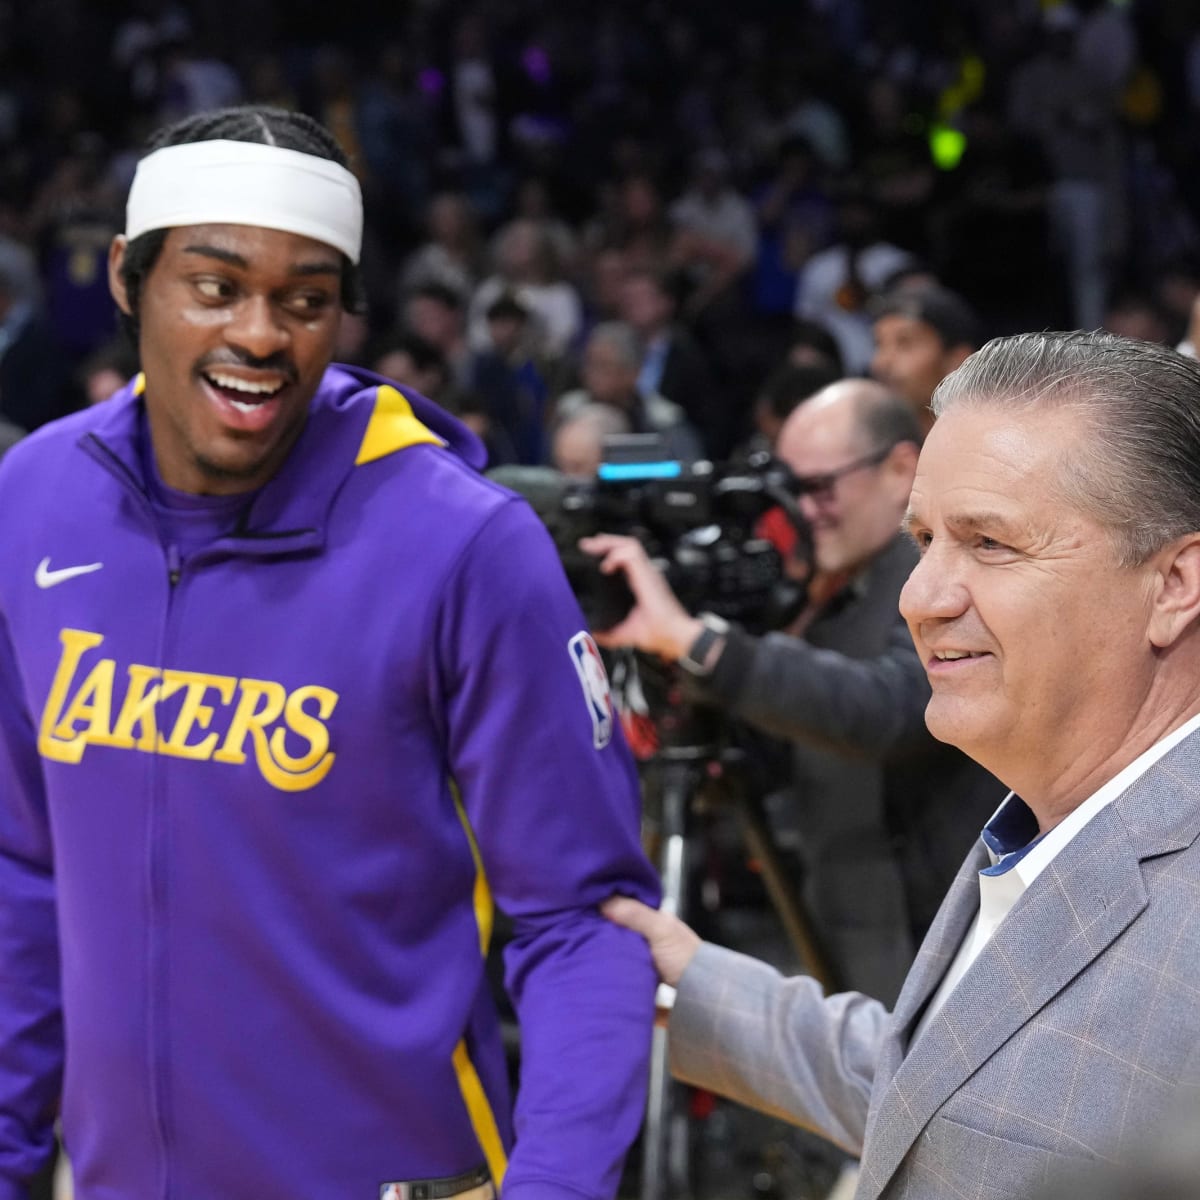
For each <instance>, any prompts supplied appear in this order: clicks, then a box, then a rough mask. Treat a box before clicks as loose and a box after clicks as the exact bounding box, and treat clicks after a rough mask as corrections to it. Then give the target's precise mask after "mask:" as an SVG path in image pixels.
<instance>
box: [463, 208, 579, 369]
mask: <svg viewBox="0 0 1200 1200" xmlns="http://www.w3.org/2000/svg"><path fill="white" fill-rule="evenodd" d="M495 258H496V269H495V273H494V274H492V275H490V276H489V277H488V278H487V279H485V280H484V281H483V283H481V284H480V285H479V287H478V288H477V289H476V291H475V295H474V296H473V297H472V298H471V304H470V310H469V318H468V324H469V328H470V337H471V344H472V345H473V346H474V347H475V348H476V349H482V348H483V347H484V346H486V345H487V336H488V335H487V311H488V309H489V308H491V306H492V303H493V302H494V301H495V300H496V298H497V297H498V296H499V295H500V294H501V293H502V292H506V291H513V292H516V293H517V295H519V296H520V298H521V302H522V303H523V304H525V305H526V306H527V307H528V308H529V311H530V313H531V314H532V316H533V318H534V325H535V337H536V339H537V349H538V352H539V353H540V354H543V355H545V356H546V357H547V358H551V359H561V358H562V357H563V356H564V355H565V354H566V353H567V352H568V351H569V350H570V349H571V347H572V346H573V345H574V343H575V339H576V338H577V337H578V335H579V333H580V330H581V329H582V328H583V303H582V301H581V300H580V298H579V292H578V291H577V290H576V288H575V286H574V284H572V283H570V282H569V281H568V280H567V279H566V278H565V277H564V276H563V271H562V264H561V263H559V261H558V257H557V254H556V253H555V249H554V242H553V240H552V239H551V237H550V235H549V233H548V232H547V231H546V230H545V229H543V228H542V227H541V226H540V225H539V224H538V223H537V222H535V221H528V220H517V221H510V222H509V223H508V224H507V225H505V226H504V228H503V229H501V231H500V233H499V234H498V235H497V237H496V249H495Z"/></svg>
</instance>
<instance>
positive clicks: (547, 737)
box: [438, 501, 658, 1200]
mask: <svg viewBox="0 0 1200 1200" xmlns="http://www.w3.org/2000/svg"><path fill="white" fill-rule="evenodd" d="M584 630H585V626H584V622H583V618H582V616H581V614H580V612H579V609H578V605H577V604H576V602H575V600H574V597H573V596H572V595H571V593H570V590H569V588H568V586H567V582H566V578H565V576H564V574H563V570H562V567H561V565H560V563H559V561H558V557H557V554H556V553H555V550H554V547H553V544H552V542H551V541H550V538H549V535H548V534H547V533H546V531H545V529H544V528H543V526H542V525H541V523H540V522H539V521H538V520H537V518H536V517H535V516H534V515H533V513H532V511H531V510H530V509H529V508H528V506H527V505H525V504H524V502H522V501H510V502H508V503H506V504H504V505H503V506H502V507H501V508H500V509H499V510H498V511H497V512H496V513H495V514H494V515H493V516H492V517H491V519H490V520H489V521H488V522H487V524H486V525H485V526H484V528H483V529H482V531H481V532H480V533H479V534H478V535H477V536H476V537H475V538H474V540H473V541H472V542H471V544H470V545H469V547H468V548H467V550H466V552H465V553H464V555H463V557H462V559H461V560H460V562H459V564H458V567H457V569H456V570H455V572H454V573H453V577H452V579H451V581H450V584H449V587H448V589H447V593H446V596H445V599H444V611H443V618H442V621H441V627H440V630H439V637H438V642H439V656H440V659H441V662H442V664H443V667H442V673H443V689H444V693H445V695H446V696H447V697H448V711H447V713H446V718H445V719H446V723H447V731H448V732H447V737H448V742H449V752H450V767H451V770H452V772H453V774H454V777H455V779H456V781H457V784H458V786H459V789H460V793H461V796H462V802H463V805H464V808H465V810H466V813H467V817H468V819H469V821H470V823H471V826H472V829H473V831H474V834H475V837H476V840H477V843H478V846H479V851H480V855H481V858H482V860H483V865H484V869H485V872H486V875H487V879H488V883H489V885H490V887H491V890H492V894H493V896H494V898H495V900H496V903H497V904H498V906H499V907H500V908H501V909H503V910H504V911H505V912H506V913H507V914H508V916H509V918H510V919H511V922H512V925H513V928H514V936H513V938H512V940H511V942H510V943H509V945H508V946H507V947H506V952H505V968H506V970H505V978H506V983H507V986H508V989H509V992H510V994H511V995H512V998H513V1003H514V1007H515V1009H516V1013H517V1018H518V1022H519V1025H520V1030H521V1086H520V1091H519V1094H518V1097H517V1105H516V1112H515V1129H516V1149H515V1151H514V1153H513V1156H512V1159H511V1161H510V1163H509V1167H508V1173H507V1175H506V1177H505V1180H504V1186H503V1196H504V1197H505V1200H550V1198H551V1197H567V1196H574V1197H578V1196H586V1197H594V1198H595V1200H607V1198H609V1197H611V1196H613V1195H614V1194H615V1192H616V1188H617V1183H618V1179H619V1174H620V1169H621V1164H622V1161H623V1158H624V1155H625V1152H626V1150H627V1148H628V1146H629V1144H630V1143H631V1142H632V1140H633V1138H634V1136H635V1135H636V1133H637V1130H638V1127H639V1125H640V1123H641V1119H642V1114H643V1108H644V1103H645V1087H646V1077H647V1064H648V1057H649V1046H650V1035H651V1030H652V1026H653V1019H654V987H655V976H654V971H653V967H652V965H651V963H650V959H649V954H648V952H647V949H646V946H645V944H644V943H643V942H642V940H641V938H639V937H637V936H636V935H633V934H631V933H629V932H628V931H627V930H623V929H619V928H617V927H616V926H614V925H612V924H610V923H609V922H608V921H606V920H605V919H604V918H603V917H602V916H601V915H600V914H599V912H598V911H597V905H598V904H599V903H600V902H601V901H602V900H604V899H605V898H606V897H608V896H610V895H612V894H613V893H618V892H619V893H624V894H627V895H633V896H637V897H638V898H640V899H642V900H644V901H646V902H647V903H649V904H656V903H657V902H658V883H657V877H656V875H655V872H654V870H653V868H652V867H651V866H650V864H649V862H648V861H647V860H646V858H645V856H644V854H643V852H642V849H641V844H640V834H639V823H640V822H639V816H640V794H639V788H638V780H637V775H636V771H635V769H634V765H633V761H632V758H631V756H630V754H629V752H628V749H627V748H626V746H625V744H624V741H623V740H622V737H621V730H620V725H619V723H618V722H617V721H616V720H615V717H614V713H613V709H612V705H611V702H609V701H608V699H607V694H606V693H607V685H606V683H605V682H604V677H603V668H602V666H600V662H599V657H598V655H596V656H595V658H594V660H592V658H591V655H592V654H593V653H594V649H593V648H592V647H591V646H590V639H587V638H586V634H585V633H584ZM597 670H599V674H597Z"/></svg>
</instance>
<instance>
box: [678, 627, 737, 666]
mask: <svg viewBox="0 0 1200 1200" xmlns="http://www.w3.org/2000/svg"><path fill="white" fill-rule="evenodd" d="M700 623H701V624H702V625H703V626H704V628H703V629H701V630H700V632H699V633H698V634H697V635H696V640H695V641H694V642H693V643H692V644H691V645H690V646H689V647H688V648H687V650H686V651H684V653H683V654H681V655H680V656H679V658H678V659H677V660H676V661H677V662H678V663H679V665H680V666H681V667H682V668H683V669H684V670H685V671H687V673H688V674H689V675H696V676H699V677H703V676H705V675H711V674H712V673H713V668H715V667H716V665H717V660H718V659H719V658H720V657H721V653H720V652H721V649H722V648H723V647H724V645H725V635H726V634H727V633H728V632H729V622H728V621H726V620H725V619H724V618H722V617H718V616H717V615H716V614H715V613H701V614H700Z"/></svg>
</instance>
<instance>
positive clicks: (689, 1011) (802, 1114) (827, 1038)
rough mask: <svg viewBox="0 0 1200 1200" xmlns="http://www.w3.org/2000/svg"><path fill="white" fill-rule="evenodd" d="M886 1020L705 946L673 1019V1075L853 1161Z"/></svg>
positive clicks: (846, 996)
mask: <svg viewBox="0 0 1200 1200" xmlns="http://www.w3.org/2000/svg"><path fill="white" fill-rule="evenodd" d="M888 1020H889V1017H888V1013H887V1010H886V1009H885V1008H884V1007H883V1005H882V1004H880V1003H879V1001H878V1000H871V999H869V998H868V997H866V996H863V995H861V994H860V993H858V992H843V993H839V994H837V995H833V996H825V995H824V994H823V993H822V991H821V988H820V986H819V985H818V984H817V983H816V982H815V981H814V980H813V979H811V978H809V977H808V976H806V975H798V976H795V977H793V978H784V977H783V976H781V975H780V974H779V973H778V972H777V971H776V970H775V969H774V968H773V967H770V966H768V965H767V964H766V963H763V962H760V961H758V960H757V959H753V958H747V957H746V956H745V955H741V954H736V953H734V952H733V951H731V950H725V949H721V948H719V947H717V946H712V945H709V944H707V943H706V944H705V945H703V946H701V948H700V950H699V951H698V952H697V954H696V957H695V958H694V959H693V960H692V962H691V964H690V965H689V966H688V969H687V970H686V971H685V972H684V975H683V978H682V979H681V980H680V983H679V989H678V993H677V995H676V998H675V1006H674V1008H673V1010H672V1012H671V1023H670V1026H669V1038H670V1047H671V1070H672V1072H673V1074H675V1075H676V1076H677V1077H678V1078H680V1079H682V1080H684V1081H685V1082H687V1083H691V1084H694V1085H696V1086H698V1087H703V1088H706V1089H707V1090H709V1091H712V1092H717V1093H718V1094H720V1095H722V1096H728V1097H729V1098H730V1099H732V1100H736V1101H738V1102H739V1103H741V1104H745V1105H748V1106H749V1107H751V1108H756V1109H759V1110H760V1111H762V1112H765V1113H769V1114H770V1115H771V1116H774V1117H779V1118H781V1119H782V1120H785V1121H790V1122H791V1123H792V1124H794V1125H802V1126H804V1127H805V1128H806V1129H812V1130H814V1131H815V1132H817V1133H819V1134H821V1135H823V1136H824V1137H826V1138H828V1139H829V1140H830V1141H832V1142H834V1143H836V1144H837V1145H839V1146H841V1147H842V1149H844V1150H846V1151H848V1152H849V1153H850V1154H853V1155H855V1156H857V1155H859V1154H861V1152H862V1145H863V1137H864V1134H865V1132H866V1126H867V1110H868V1108H869V1106H870V1102H871V1089H872V1087H873V1085H874V1080H875V1070H876V1065H877V1063H878V1061H879V1057H880V1053H881V1050H882V1046H883V1040H884V1036H885V1030H886V1027H887V1022H888Z"/></svg>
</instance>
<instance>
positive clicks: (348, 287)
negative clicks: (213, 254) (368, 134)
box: [120, 105, 365, 346]
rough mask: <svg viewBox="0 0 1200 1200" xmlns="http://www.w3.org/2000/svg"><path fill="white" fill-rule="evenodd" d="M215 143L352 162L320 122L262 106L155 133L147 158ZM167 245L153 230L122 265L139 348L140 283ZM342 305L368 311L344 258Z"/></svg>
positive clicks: (128, 327)
mask: <svg viewBox="0 0 1200 1200" xmlns="http://www.w3.org/2000/svg"><path fill="white" fill-rule="evenodd" d="M216 140H222V141H228V142H257V143H259V144H261V145H266V146H280V147H282V148H283V149H285V150H298V151H300V152H301V153H302V154H311V155H313V157H315V158H327V159H330V160H331V161H333V162H335V163H337V164H338V166H341V167H346V168H347V169H349V167H350V160H349V159H348V158H347V157H346V154H345V152H344V151H343V150H342V148H341V146H339V145H338V143H337V141H336V139H335V138H334V136H333V135H332V134H331V133H330V132H329V130H328V129H326V128H325V126H324V125H322V124H321V123H320V122H319V121H315V120H314V119H313V118H312V117H310V116H307V115H306V114H304V113H298V112H290V111H289V110H287V109H283V108H270V107H267V106H264V105H258V106H252V105H246V106H243V107H238V108H218V109H213V110H211V111H209V112H202V113H196V114H195V115H194V116H191V117H184V118H183V120H181V121H176V122H175V123H174V124H173V125H167V126H164V127H163V128H162V129H159V130H157V131H156V132H155V133H154V134H152V135H151V136H150V138H149V140H148V141H147V143H146V154H151V153H153V152H154V151H155V150H162V149H163V148H164V147H166V146H183V145H187V144H189V143H192V142H211V141H216ZM166 240H167V230H165V229H151V230H150V231H149V232H147V233H143V234H141V235H140V236H139V237H136V238H134V239H133V240H132V241H131V242H130V243H129V244H128V245H127V246H126V247H125V258H124V260H123V261H122V263H121V282H122V283H123V284H124V285H125V294H126V296H127V298H128V301H129V308H130V312H129V313H124V312H122V313H121V314H120V316H121V325H122V327H123V328H124V329H125V332H126V333H127V334H128V335H129V336H130V338H132V340H133V343H134V345H135V346H136V345H137V339H138V301H139V299H140V296H141V290H142V284H143V283H144V282H145V280H146V277H147V276H148V275H149V274H150V271H151V270H152V269H153V267H154V264H155V263H156V262H157V261H158V256H159V255H160V254H161V253H162V248H163V243H164V242H165V241H166ZM341 301H342V307H343V308H344V309H345V310H346V311H347V312H362V310H363V308H364V306H365V297H364V293H363V286H362V278H361V276H360V274H359V270H358V266H357V265H356V264H355V263H352V262H351V261H350V260H349V259H348V258H346V257H345V255H343V256H342V284H341Z"/></svg>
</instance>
